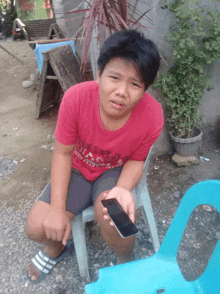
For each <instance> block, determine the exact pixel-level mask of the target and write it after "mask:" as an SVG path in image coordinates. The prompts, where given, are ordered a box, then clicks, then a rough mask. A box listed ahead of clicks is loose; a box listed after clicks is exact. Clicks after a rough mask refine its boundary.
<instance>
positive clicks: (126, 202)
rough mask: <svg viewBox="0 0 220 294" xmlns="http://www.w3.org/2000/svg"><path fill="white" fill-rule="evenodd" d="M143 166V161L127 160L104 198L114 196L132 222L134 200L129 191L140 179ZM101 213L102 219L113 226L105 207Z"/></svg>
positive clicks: (133, 219)
mask: <svg viewBox="0 0 220 294" xmlns="http://www.w3.org/2000/svg"><path fill="white" fill-rule="evenodd" d="M143 167H144V161H136V160H128V161H127V162H126V163H125V165H124V166H123V168H122V171H121V174H120V177H119V179H118V182H117V184H116V186H115V187H114V188H113V189H111V190H110V192H109V193H108V194H106V197H105V199H108V198H116V199H117V200H118V201H119V203H120V204H121V206H122V207H123V208H124V210H125V211H126V213H127V214H128V215H129V217H130V219H131V220H132V221H133V222H134V221H135V202H134V198H133V195H132V193H131V192H132V190H133V189H134V187H135V186H136V185H137V184H138V183H139V181H140V179H141V176H142V173H143ZM103 214H104V219H105V220H109V221H110V225H112V226H114V224H113V222H112V221H111V219H110V217H109V216H108V215H107V209H106V208H103Z"/></svg>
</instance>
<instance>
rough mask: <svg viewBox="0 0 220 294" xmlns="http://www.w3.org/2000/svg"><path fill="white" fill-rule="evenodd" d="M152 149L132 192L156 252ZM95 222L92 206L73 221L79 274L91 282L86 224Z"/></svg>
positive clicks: (157, 245)
mask: <svg viewBox="0 0 220 294" xmlns="http://www.w3.org/2000/svg"><path fill="white" fill-rule="evenodd" d="M151 151H152V148H151V150H150V151H149V154H148V157H147V159H146V161H145V165H144V171H143V174H142V177H141V180H140V182H139V183H138V185H137V186H136V187H135V188H134V190H133V191H132V194H133V196H134V200H135V206H136V209H138V208H139V207H142V208H143V210H144V221H145V223H146V225H147V224H148V225H149V229H150V234H151V237H152V241H153V246H154V250H155V252H157V251H158V250H159V248H160V242H159V237H158V232H157V227H156V223H155V219H154V214H153V209H152V206H151V201H150V196H149V192H148V188H147V168H148V165H149V159H150V154H151ZM93 220H95V216H94V208H93V206H90V207H88V208H86V209H85V210H83V212H82V213H80V214H78V215H77V216H76V217H75V218H74V220H73V221H72V235H73V240H74V246H75V251H76V257H77V262H78V266H79V273H80V276H81V277H82V278H85V279H86V280H87V281H90V276H89V268H88V258H87V250H86V238H85V224H86V223H87V222H89V221H93Z"/></svg>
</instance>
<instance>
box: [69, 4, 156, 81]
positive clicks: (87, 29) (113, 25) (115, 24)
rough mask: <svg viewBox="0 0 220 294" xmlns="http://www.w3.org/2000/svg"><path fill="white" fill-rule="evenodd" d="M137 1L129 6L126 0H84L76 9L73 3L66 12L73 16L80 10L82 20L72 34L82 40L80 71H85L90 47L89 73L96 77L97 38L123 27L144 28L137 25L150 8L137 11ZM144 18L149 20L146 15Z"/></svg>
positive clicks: (103, 38)
mask: <svg viewBox="0 0 220 294" xmlns="http://www.w3.org/2000/svg"><path fill="white" fill-rule="evenodd" d="M138 2H141V1H140V0H135V1H134V5H132V4H131V3H129V1H128V0H84V1H83V2H82V5H83V7H84V9H78V7H79V6H77V8H76V9H74V10H72V11H70V12H68V13H72V14H77V15H78V14H79V13H83V18H82V22H81V24H80V27H79V29H78V31H77V32H76V34H75V36H74V37H75V38H76V42H77V41H78V39H79V38H80V39H81V40H82V54H81V73H82V74H83V73H84V71H85V67H86V64H87V60H88V56H89V50H91V51H92V52H91V53H92V54H91V56H90V57H91V64H92V69H93V76H94V78H96V73H97V68H96V63H97V60H96V59H97V57H98V55H99V42H100V39H102V41H104V40H105V39H106V38H107V37H108V35H109V34H112V33H114V32H116V31H120V30H123V29H134V28H136V27H138V26H139V27H143V28H145V26H143V25H141V24H140V20H141V19H143V18H145V17H146V14H147V13H148V12H149V11H150V10H151V8H148V9H146V10H145V11H144V12H140V11H139V9H138ZM143 4H144V3H142V5H143ZM145 4H147V3H145ZM145 19H146V20H147V21H149V18H147V17H146V18H145ZM94 59H95V60H94Z"/></svg>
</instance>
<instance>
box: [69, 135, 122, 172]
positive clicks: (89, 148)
mask: <svg viewBox="0 0 220 294" xmlns="http://www.w3.org/2000/svg"><path fill="white" fill-rule="evenodd" d="M73 156H74V158H75V160H76V161H82V162H85V163H86V164H87V165H89V166H92V167H102V168H103V167H104V168H109V169H110V168H114V167H118V166H122V165H123V164H124V163H125V162H126V161H127V160H126V157H124V158H122V156H121V154H116V153H114V154H113V153H111V152H110V151H107V150H103V149H101V148H99V147H96V146H94V145H91V144H88V143H86V142H85V141H82V140H79V139H78V140H77V141H76V143H75V149H74V152H73Z"/></svg>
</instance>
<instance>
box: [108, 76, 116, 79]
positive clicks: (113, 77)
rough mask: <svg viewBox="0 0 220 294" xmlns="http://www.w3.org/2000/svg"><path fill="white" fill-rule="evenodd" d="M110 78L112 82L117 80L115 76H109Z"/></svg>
mask: <svg viewBox="0 0 220 294" xmlns="http://www.w3.org/2000/svg"><path fill="white" fill-rule="evenodd" d="M109 77H110V78H112V79H113V80H118V77H116V76H109Z"/></svg>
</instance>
